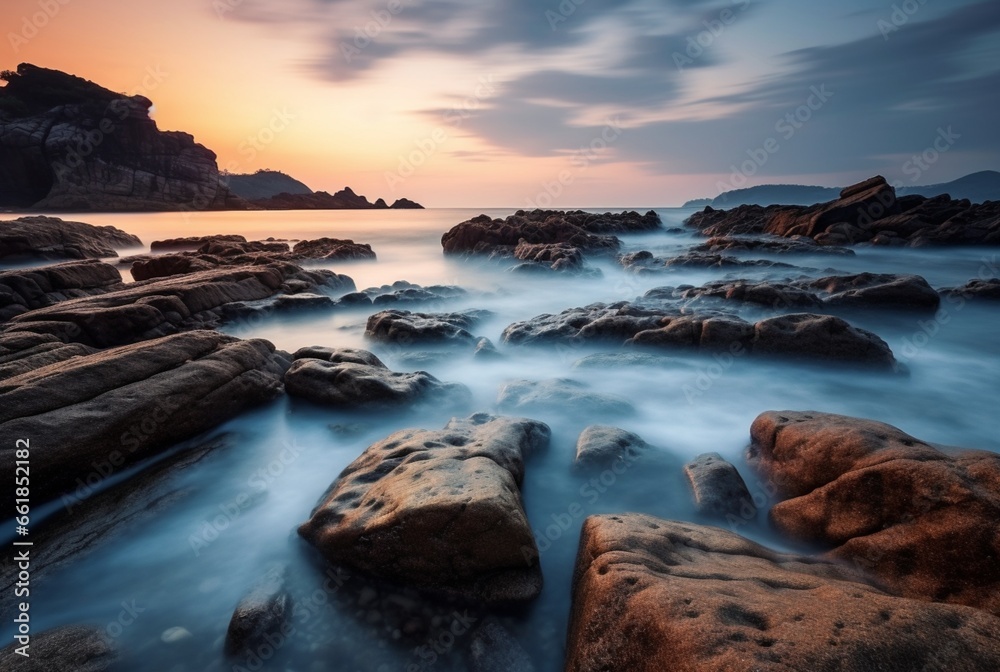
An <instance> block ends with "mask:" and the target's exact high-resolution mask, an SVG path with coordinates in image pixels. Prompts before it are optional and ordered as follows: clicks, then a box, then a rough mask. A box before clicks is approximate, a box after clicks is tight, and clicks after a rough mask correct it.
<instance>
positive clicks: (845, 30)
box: [0, 0, 1000, 208]
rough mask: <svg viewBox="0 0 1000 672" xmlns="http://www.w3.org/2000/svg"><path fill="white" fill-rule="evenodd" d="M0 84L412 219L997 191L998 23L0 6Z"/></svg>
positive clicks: (619, 6)
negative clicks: (140, 125) (98, 96)
mask: <svg viewBox="0 0 1000 672" xmlns="http://www.w3.org/2000/svg"><path fill="white" fill-rule="evenodd" d="M0 35H2V36H3V45H2V46H0V54H3V58H2V59H0V68H13V67H14V66H16V65H17V64H18V63H21V62H29V63H34V64H36V65H40V66H43V67H48V68H56V69H59V70H64V71H66V72H70V73H72V74H75V75H79V76H81V77H85V78H87V79H90V80H93V81H95V82H97V83H98V84H101V85H102V86H105V87H107V88H109V89H112V90H115V91H122V92H123V93H128V94H142V95H145V96H146V97H148V98H150V99H151V100H152V101H153V103H154V108H153V112H152V114H153V117H154V119H155V120H156V122H157V124H158V126H159V128H161V129H163V130H183V131H186V132H189V133H191V134H193V135H194V137H195V139H196V140H197V141H198V142H200V143H202V144H204V145H205V146H207V147H209V148H210V149H212V150H213V151H215V152H216V153H217V155H218V157H219V165H220V167H221V168H223V169H226V170H229V171H230V172H253V171H255V170H258V169H261V168H271V169H276V170H282V171H284V172H286V173H289V174H290V175H292V176H294V177H296V178H298V179H300V180H302V181H304V182H305V183H306V184H308V185H309V186H310V187H312V188H313V189H317V190H318V189H323V190H327V191H335V190H338V189H340V188H342V187H344V186H347V185H349V186H351V187H352V188H354V190H355V191H357V192H358V193H361V194H364V195H366V196H368V197H369V198H370V199H371V200H373V201H374V200H375V198H377V197H383V198H385V199H386V200H388V201H390V202H391V201H392V200H393V199H395V198H400V197H404V196H405V197H408V198H412V199H414V200H417V201H419V202H421V203H423V204H424V205H426V206H428V207H519V208H522V207H536V206H537V207H555V208H565V207H654V206H668V205H679V204H680V203H682V202H684V201H686V200H688V199H691V198H698V197H711V196H716V195H718V194H719V193H721V192H722V191H725V190H728V189H733V188H737V187H743V186H752V185H754V184H764V183H798V184H819V185H825V186H842V185H846V184H850V183H852V182H856V181H859V180H861V179H864V178H866V177H870V176H872V175H875V174H882V175H884V176H885V177H886V178H888V179H889V180H890V181H891V182H894V183H897V184H903V185H918V184H933V183H939V182H946V181H949V180H952V179H955V178H958V177H961V176H962V175H965V174H967V173H970V172H974V171H978V170H987V169H998V168H1000V124H997V123H996V110H997V109H1000V2H996V0H949V1H945V0H891V1H890V0H842V1H841V2H837V3H828V2H823V3H818V2H802V0H768V1H765V0H760V1H757V0H630V1H625V0H606V1H601V0H506V1H505V2H485V1H479V0H350V1H348V0H282V1H280V2H279V1H277V0H274V1H267V0H171V2H169V3H168V2H163V1H162V0H130V1H123V0H4V3H3V7H2V9H0Z"/></svg>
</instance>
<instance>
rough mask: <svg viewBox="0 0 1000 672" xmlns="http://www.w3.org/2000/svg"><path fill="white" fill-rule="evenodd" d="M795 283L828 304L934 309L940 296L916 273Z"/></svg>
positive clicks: (833, 278)
mask: <svg viewBox="0 0 1000 672" xmlns="http://www.w3.org/2000/svg"><path fill="white" fill-rule="evenodd" d="M797 284H799V285H800V286H804V287H809V288H813V289H817V290H819V291H821V292H823V293H825V294H826V296H825V297H824V302H825V303H826V304H828V305H831V306H844V307H851V308H910V309H917V310H928V311H936V310H937V309H938V307H939V306H940V305H941V297H940V296H938V293H937V292H935V291H934V290H933V289H932V288H931V286H930V285H929V284H927V281H926V280H924V279H923V278H922V277H920V276H919V275H892V274H884V273H883V274H878V273H858V274H856V275H835V276H829V277H825V278H819V279H817V280H811V281H802V282H800V283H797Z"/></svg>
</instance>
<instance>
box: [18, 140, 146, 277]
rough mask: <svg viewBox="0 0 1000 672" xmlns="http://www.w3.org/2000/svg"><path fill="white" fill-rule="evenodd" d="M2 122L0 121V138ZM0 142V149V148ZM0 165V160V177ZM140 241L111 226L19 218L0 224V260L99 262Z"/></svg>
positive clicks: (54, 219) (49, 218) (56, 218)
mask: <svg viewBox="0 0 1000 672" xmlns="http://www.w3.org/2000/svg"><path fill="white" fill-rule="evenodd" d="M2 127H3V123H2V122H0V137H2ZM2 144H3V143H2V140H0V147H2ZM2 172H3V164H2V161H0V174H2ZM140 245H142V241H141V240H139V239H138V238H136V237H135V236H133V235H131V234H128V233H125V232H124V231H122V230H121V229H116V228H115V227H113V226H91V225H90V224H84V223H83V222H69V221H63V220H61V219H59V218H58V217H42V216H34V217H19V218H18V219H14V220H8V221H0V259H2V260H5V261H8V262H9V261H23V260H34V259H103V258H106V257H117V256H118V250H120V249H123V248H128V247H138V246H140Z"/></svg>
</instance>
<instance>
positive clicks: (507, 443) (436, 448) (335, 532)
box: [299, 414, 549, 603]
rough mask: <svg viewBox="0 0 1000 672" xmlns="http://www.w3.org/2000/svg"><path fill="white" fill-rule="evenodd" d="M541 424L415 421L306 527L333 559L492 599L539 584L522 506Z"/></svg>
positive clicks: (377, 451) (543, 430)
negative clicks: (527, 461) (429, 425)
mask: <svg viewBox="0 0 1000 672" xmlns="http://www.w3.org/2000/svg"><path fill="white" fill-rule="evenodd" d="M548 441H549V429H548V427H547V426H545V425H544V424H542V423H540V422H536V421H533V420H524V419H517V418H497V417H493V416H489V415H485V414H478V415H474V416H472V417H470V418H467V419H464V420H459V419H454V420H452V421H451V422H449V423H448V424H447V425H446V426H445V428H444V429H443V430H437V431H435V430H420V429H408V430H403V431H401V432H397V433H395V434H393V435H391V436H389V437H388V438H386V439H384V440H383V441H380V442H378V443H376V444H373V445H372V446H370V447H369V448H368V449H367V450H366V451H365V452H364V453H362V455H361V456H360V457H359V458H358V459H356V460H355V461H354V462H352V463H351V464H350V465H349V466H348V467H347V468H346V469H345V470H344V471H343V472H342V473H341V475H340V476H339V477H338V478H337V480H336V481H335V482H334V483H333V485H331V486H330V488H329V490H328V491H327V493H326V494H325V495H324V496H323V498H322V500H321V501H320V503H319V504H318V505H317V507H316V508H315V509H314V510H313V513H312V517H311V518H310V519H309V521H308V522H306V523H304V524H303V525H302V526H301V527H299V534H301V535H302V536H303V537H304V538H305V539H306V540H307V541H309V542H310V543H311V544H313V545H314V546H316V547H317V548H318V549H319V550H320V552H321V553H322V554H323V555H324V556H325V557H326V558H327V559H328V560H330V561H331V562H334V563H345V564H348V565H351V566H353V567H355V568H357V569H359V570H360V571H362V572H365V573H367V574H370V575H373V576H376V577H381V578H384V579H389V580H391V581H395V582H398V583H402V584H406V585H412V586H416V587H422V588H425V589H429V590H432V591H435V592H443V593H445V594H451V595H457V596H461V597H466V598H470V599H474V600H479V601H481V602H485V603H508V602H509V603H514V602H522V601H525V600H530V599H532V598H534V597H536V596H537V595H538V594H539V592H540V591H541V583H542V579H541V572H540V569H539V566H538V564H537V553H538V551H537V549H536V546H535V539H534V536H533V534H532V532H531V528H530V527H529V525H528V521H527V518H526V517H525V514H524V509H523V508H522V504H521V494H520V486H521V482H522V480H523V477H524V458H525V456H526V455H528V454H530V453H532V452H533V451H536V450H541V449H543V448H545V447H546V446H547V445H548Z"/></svg>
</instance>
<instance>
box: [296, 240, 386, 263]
mask: <svg viewBox="0 0 1000 672" xmlns="http://www.w3.org/2000/svg"><path fill="white" fill-rule="evenodd" d="M292 254H293V255H295V256H296V257H298V258H299V259H332V260H340V261H348V260H349V261H356V260H369V259H370V260H374V259H375V253H374V252H373V251H372V246H371V245H368V244H366V243H355V242H354V241H353V240H338V239H337V238H318V239H316V240H303V241H301V242H299V243H296V244H295V247H293V248H292Z"/></svg>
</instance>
